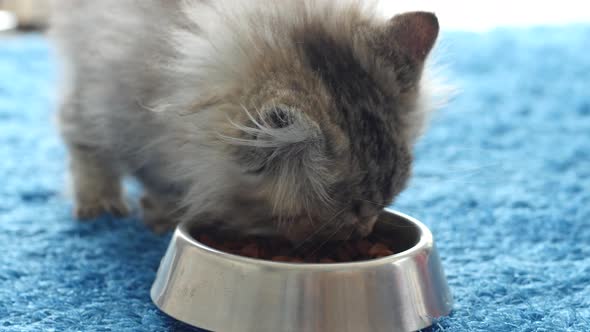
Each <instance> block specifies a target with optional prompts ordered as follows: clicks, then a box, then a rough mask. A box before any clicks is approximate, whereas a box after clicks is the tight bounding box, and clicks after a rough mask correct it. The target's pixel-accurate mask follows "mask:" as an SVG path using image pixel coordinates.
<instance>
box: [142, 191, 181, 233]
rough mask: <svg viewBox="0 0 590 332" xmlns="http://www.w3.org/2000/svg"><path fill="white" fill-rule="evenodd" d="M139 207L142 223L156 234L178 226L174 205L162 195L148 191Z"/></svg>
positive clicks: (176, 211) (177, 212)
mask: <svg viewBox="0 0 590 332" xmlns="http://www.w3.org/2000/svg"><path fill="white" fill-rule="evenodd" d="M141 207H142V214H143V215H142V217H143V221H144V223H145V224H146V226H147V227H148V228H149V229H151V230H152V231H153V232H154V233H156V234H163V233H166V232H167V231H168V230H170V229H172V228H174V227H176V225H177V224H178V218H179V214H180V213H179V211H178V210H177V208H176V205H175V204H174V203H172V202H171V201H170V200H169V199H166V198H165V197H164V196H162V195H158V194H156V193H154V192H149V191H148V192H147V193H146V194H145V195H144V196H143V197H142V198H141Z"/></svg>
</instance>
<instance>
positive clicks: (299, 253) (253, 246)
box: [196, 233, 396, 263]
mask: <svg viewBox="0 0 590 332" xmlns="http://www.w3.org/2000/svg"><path fill="white" fill-rule="evenodd" d="M196 238H197V240H198V241H199V242H201V243H203V244H205V245H207V246H209V247H211V248H214V249H217V250H220V251H224V252H228V253H232V254H236V255H240V256H245V257H250V258H258V259H264V260H272V261H275V262H288V263H343V262H355V261H364V260H370V259H375V258H380V257H385V256H390V255H393V254H394V253H396V250H395V248H394V245H393V244H392V243H387V240H384V239H377V238H375V237H373V236H369V237H368V238H366V239H362V240H350V241H338V242H336V241H335V242H328V243H324V244H316V245H315V246H314V245H311V244H310V245H307V246H301V247H300V248H296V247H294V246H293V245H292V244H291V243H290V242H288V241H286V240H282V239H277V238H247V239H231V240H228V239H222V238H221V237H213V236H211V235H208V234H202V233H201V234H199V235H197V236H196Z"/></svg>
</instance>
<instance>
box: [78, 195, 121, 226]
mask: <svg viewBox="0 0 590 332" xmlns="http://www.w3.org/2000/svg"><path fill="white" fill-rule="evenodd" d="M104 214H110V215H112V216H113V217H116V218H123V217H126V216H128V215H129V208H128V207H127V205H126V204H125V202H123V200H122V199H120V198H112V199H101V200H97V201H94V202H78V204H77V206H76V208H75V210H74V215H75V216H76V219H78V220H80V221H87V220H92V219H96V218H98V217H100V216H102V215H104Z"/></svg>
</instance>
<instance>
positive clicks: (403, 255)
mask: <svg viewBox="0 0 590 332" xmlns="http://www.w3.org/2000/svg"><path fill="white" fill-rule="evenodd" d="M383 213H388V214H393V215H395V216H397V217H400V218H402V219H405V221H408V222H410V223H412V224H414V225H415V226H416V227H417V228H418V233H419V240H418V242H417V243H416V244H415V245H413V246H412V247H411V248H408V249H406V250H404V251H402V252H398V253H395V254H393V255H390V256H385V257H380V258H374V259H370V260H364V261H354V262H335V263H290V262H275V261H271V260H265V259H257V258H250V257H245V256H240V255H236V254H232V253H228V252H225V251H221V250H217V249H215V248H212V247H209V246H207V245H206V244H204V243H201V242H199V241H197V240H196V239H195V238H193V237H192V236H191V235H190V230H189V226H190V225H192V224H193V222H191V221H185V222H183V223H181V224H180V225H178V227H177V229H176V231H175V234H174V237H175V238H182V240H183V241H186V242H188V243H189V244H190V245H191V247H192V248H197V249H198V250H200V251H201V252H202V253H204V254H207V255H213V256H217V257H219V258H222V259H224V260H226V261H228V262H240V263H241V264H250V265H251V266H253V267H259V268H265V267H266V268H270V269H281V270H285V269H292V270H298V271H326V270H343V269H347V270H350V269H365V268H367V267H376V266H382V265H384V264H391V263H398V262H401V261H403V260H406V259H408V258H410V257H413V256H415V255H416V254H417V253H419V252H423V251H424V250H427V251H430V250H431V249H432V247H433V246H434V239H433V236H432V232H431V231H430V230H429V229H428V227H426V225H424V224H423V223H422V222H420V221H419V220H418V219H416V218H413V217H411V216H409V215H407V214H405V213H402V212H398V211H395V210H393V209H389V208H386V209H384V211H383Z"/></svg>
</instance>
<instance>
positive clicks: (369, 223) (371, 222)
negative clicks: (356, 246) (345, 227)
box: [356, 216, 378, 238]
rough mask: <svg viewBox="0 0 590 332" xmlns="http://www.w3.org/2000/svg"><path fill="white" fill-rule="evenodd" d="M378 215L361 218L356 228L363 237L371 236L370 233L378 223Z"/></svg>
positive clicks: (357, 232)
mask: <svg viewBox="0 0 590 332" xmlns="http://www.w3.org/2000/svg"><path fill="white" fill-rule="evenodd" d="M377 217H378V216H373V217H369V218H365V219H364V220H361V221H360V222H359V223H358V226H357V228H356V234H357V235H358V236H360V237H361V238H364V237H367V236H369V234H371V232H373V227H375V224H376V223H377Z"/></svg>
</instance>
